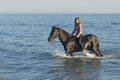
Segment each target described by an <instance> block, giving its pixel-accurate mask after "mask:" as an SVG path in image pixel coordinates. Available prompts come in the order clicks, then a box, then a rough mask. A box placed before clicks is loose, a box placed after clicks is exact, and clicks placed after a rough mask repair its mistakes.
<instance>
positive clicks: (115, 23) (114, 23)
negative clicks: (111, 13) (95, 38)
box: [110, 22, 120, 25]
mask: <svg viewBox="0 0 120 80" xmlns="http://www.w3.org/2000/svg"><path fill="white" fill-rule="evenodd" d="M110 25H120V23H117V22H113V23H110Z"/></svg>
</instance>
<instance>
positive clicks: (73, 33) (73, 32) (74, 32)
mask: <svg viewBox="0 0 120 80" xmlns="http://www.w3.org/2000/svg"><path fill="white" fill-rule="evenodd" d="M74 33H75V27H74V30H73V32H72V33H71V35H73V34H74Z"/></svg>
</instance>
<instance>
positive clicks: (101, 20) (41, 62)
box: [0, 14, 120, 80]
mask: <svg viewBox="0 0 120 80" xmlns="http://www.w3.org/2000/svg"><path fill="white" fill-rule="evenodd" d="M76 16H79V17H80V19H81V21H82V24H83V33H84V34H90V33H92V34H95V35H96V36H97V37H98V38H99V41H100V50H101V51H102V53H103V54H104V55H105V56H107V55H112V56H114V57H113V58H111V59H109V58H104V59H89V58H88V59H85V58H60V57H56V56H54V53H56V54H58V53H59V52H62V53H64V50H63V47H62V45H61V43H60V42H59V40H58V39H56V40H55V41H54V42H53V43H49V42H48V41H47V38H48V36H49V34H50V31H51V25H54V24H55V25H58V26H59V27H61V28H63V29H64V30H66V31H67V32H69V33H71V32H72V30H73V25H74V24H73V22H74V18H75V17H76ZM0 22H1V23H0V79H3V80H119V79H120V77H119V72H120V49H119V47H120V44H119V43H120V35H119V34H120V15H119V14H0ZM75 54H76V53H75ZM77 54H81V53H77Z"/></svg>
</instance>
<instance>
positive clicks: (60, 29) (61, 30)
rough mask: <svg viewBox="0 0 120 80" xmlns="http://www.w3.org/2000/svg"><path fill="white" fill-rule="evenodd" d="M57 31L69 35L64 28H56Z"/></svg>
mask: <svg viewBox="0 0 120 80" xmlns="http://www.w3.org/2000/svg"><path fill="white" fill-rule="evenodd" d="M56 29H58V30H59V31H60V32H63V33H65V34H67V35H69V33H68V32H66V31H65V30H63V29H62V28H59V27H56Z"/></svg>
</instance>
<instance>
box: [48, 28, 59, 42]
mask: <svg viewBox="0 0 120 80" xmlns="http://www.w3.org/2000/svg"><path fill="white" fill-rule="evenodd" d="M57 37H58V29H57V28H56V27H55V26H53V27H52V30H51V33H50V35H49V37H48V41H49V42H53V40H54V39H55V38H57Z"/></svg>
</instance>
